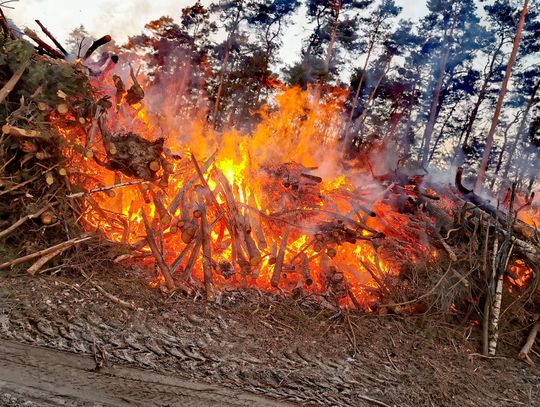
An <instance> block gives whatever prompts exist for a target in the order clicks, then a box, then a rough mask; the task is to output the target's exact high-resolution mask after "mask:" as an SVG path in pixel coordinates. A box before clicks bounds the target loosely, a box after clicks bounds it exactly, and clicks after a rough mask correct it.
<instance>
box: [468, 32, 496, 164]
mask: <svg viewBox="0 0 540 407" xmlns="http://www.w3.org/2000/svg"><path fill="white" fill-rule="evenodd" d="M503 44H504V37H502V38H501V41H500V42H499V45H498V46H497V49H496V50H495V52H494V53H493V56H492V57H491V61H490V63H489V71H488V72H487V74H486V76H485V78H484V83H482V88H481V89H480V92H478V98H477V100H476V103H475V104H474V107H473V110H472V111H471V115H470V116H469V119H468V121H467V125H466V126H465V128H464V129H463V132H462V134H461V137H460V140H461V139H463V143H462V149H464V148H465V147H466V146H467V145H468V144H469V137H470V136H471V133H472V129H473V124H474V122H475V121H476V117H477V116H478V111H479V110H480V106H481V105H482V102H483V101H484V99H485V98H486V94H487V90H488V86H489V81H490V80H491V77H492V76H493V72H494V70H495V61H496V60H497V57H498V56H499V53H500V52H501V48H502V46H503ZM458 164H461V163H458Z"/></svg>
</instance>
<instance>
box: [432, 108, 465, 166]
mask: <svg viewBox="0 0 540 407" xmlns="http://www.w3.org/2000/svg"><path fill="white" fill-rule="evenodd" d="M459 102H460V100H458V101H456V103H454V106H452V109H450V112H449V113H448V116H446V119H445V120H444V122H443V124H442V126H441V130H440V131H439V135H438V136H437V138H436V139H435V142H434V143H433V147H432V148H431V152H430V153H429V161H431V160H432V159H433V156H434V155H435V151H436V150H437V146H438V145H439V143H440V142H441V140H442V136H443V135H444V129H446V126H447V125H448V123H449V122H450V120H451V119H453V117H454V112H455V111H456V109H457V107H458V105H459Z"/></svg>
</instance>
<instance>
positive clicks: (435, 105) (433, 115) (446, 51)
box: [421, 11, 458, 167]
mask: <svg viewBox="0 0 540 407" xmlns="http://www.w3.org/2000/svg"><path fill="white" fill-rule="evenodd" d="M457 19H458V13H457V11H456V12H454V18H453V20H452V26H451V27H450V31H449V32H448V31H447V32H445V33H444V40H443V55H442V58H441V61H440V65H439V68H440V72H439V78H438V80H437V84H436V85H435V91H434V92H433V100H432V102H431V110H430V112H429V120H428V123H427V125H426V128H425V129H424V137H423V152H422V161H421V163H422V167H425V166H426V165H427V164H428V162H429V148H430V145H431V137H432V135H433V129H434V128H435V122H436V121H437V111H438V110H439V100H440V97H441V90H442V86H443V82H444V77H445V76H446V63H447V62H448V56H449V55H450V44H449V41H450V37H452V35H453V34H454V29H455V28H456V23H457Z"/></svg>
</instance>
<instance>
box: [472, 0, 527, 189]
mask: <svg viewBox="0 0 540 407" xmlns="http://www.w3.org/2000/svg"><path fill="white" fill-rule="evenodd" d="M528 4H529V0H525V1H524V3H523V9H522V11H521V17H520V19H519V24H518V27H517V32H516V36H515V38H514V45H513V48H512V53H511V54H510V60H509V61H508V65H507V67H506V73H505V74H504V79H503V82H502V84H501V90H500V92H499V98H498V100H497V106H496V107H495V113H494V114H493V119H492V121H491V128H490V129H489V132H488V135H487V138H486V146H485V148H484V154H483V156H482V162H481V164H480V169H479V171H478V177H477V178H476V184H475V186H474V191H475V192H476V193H480V191H481V189H482V186H483V185H484V180H485V178H486V171H487V165H488V161H489V156H490V154H491V149H492V148H493V139H494V136H495V131H496V130H497V126H498V124H499V116H500V114H501V110H502V107H503V102H504V97H505V95H506V90H507V88H508V82H509V81H510V76H511V75H512V68H513V66H514V63H515V62H516V58H517V53H518V50H519V43H520V41H521V34H522V32H523V26H524V24H525V16H526V15H527V6H528Z"/></svg>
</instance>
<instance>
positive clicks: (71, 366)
mask: <svg viewBox="0 0 540 407" xmlns="http://www.w3.org/2000/svg"><path fill="white" fill-rule="evenodd" d="M0 349H2V351H1V352H0V406H19V405H26V406H36V407H37V406H40V407H41V406H46V407H49V406H56V405H62V406H131V407H133V406H168V407H173V406H193V407H197V406H201V407H203V406H204V407H206V406H222V407H225V406H235V407H236V406H254V405H256V406H267V407H279V406H291V405H292V404H286V403H280V402H276V401H272V400H268V399H265V398H262V397H259V396H254V395H251V394H248V393H244V392H240V391H233V390H229V389H225V388H222V387H217V386H211V385H207V384H196V383H190V382H187V381H184V380H180V379H178V378H177V377H174V376H170V375H164V374H157V373H151V372H148V371H144V370H138V369H132V368H125V367H112V368H110V367H103V368H101V369H99V371H94V368H95V366H96V364H95V361H94V360H93V358H91V357H85V356H79V355H74V354H70V353H65V352H57V351H53V350H49V349H45V348H38V347H34V346H29V345H23V344H19V343H15V342H11V341H3V340H0Z"/></svg>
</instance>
